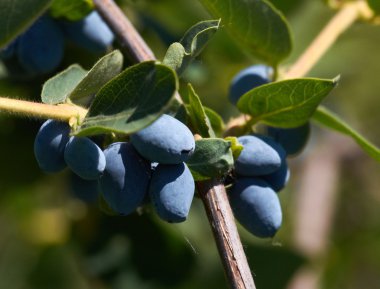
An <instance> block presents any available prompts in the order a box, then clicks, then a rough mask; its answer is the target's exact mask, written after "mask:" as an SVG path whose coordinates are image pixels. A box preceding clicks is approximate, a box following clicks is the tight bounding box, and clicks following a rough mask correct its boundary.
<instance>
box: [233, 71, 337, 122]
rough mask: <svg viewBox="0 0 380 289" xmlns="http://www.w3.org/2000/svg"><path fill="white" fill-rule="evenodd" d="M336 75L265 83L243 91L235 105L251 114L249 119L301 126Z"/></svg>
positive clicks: (324, 95) (332, 84)
mask: <svg viewBox="0 0 380 289" xmlns="http://www.w3.org/2000/svg"><path fill="white" fill-rule="evenodd" d="M338 79H339V78H335V79H332V80H330V79H317V78H299V79H290V80H284V81H279V82H274V83H269V84H265V85H262V86H259V87H257V88H254V89H252V90H250V91H248V92H247V93H246V94H244V95H243V96H242V97H241V99H240V100H239V101H238V104H237V106H238V108H239V110H240V111H241V112H243V113H246V114H249V115H251V116H252V120H251V122H252V123H256V122H258V121H263V122H265V123H267V124H269V125H273V126H277V127H284V128H287V127H296V126H300V125H302V124H304V123H305V122H307V121H308V120H309V118H310V117H311V116H312V115H313V113H314V111H315V110H316V109H317V107H318V105H319V104H320V103H321V101H322V100H323V99H324V98H325V97H326V96H327V95H328V94H329V93H330V91H331V90H332V89H333V88H334V87H335V86H336V84H337V82H338Z"/></svg>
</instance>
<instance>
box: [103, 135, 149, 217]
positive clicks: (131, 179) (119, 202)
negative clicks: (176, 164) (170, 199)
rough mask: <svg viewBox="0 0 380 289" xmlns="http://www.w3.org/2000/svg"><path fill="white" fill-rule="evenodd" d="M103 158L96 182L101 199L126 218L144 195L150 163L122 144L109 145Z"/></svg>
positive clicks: (141, 200)
mask: <svg viewBox="0 0 380 289" xmlns="http://www.w3.org/2000/svg"><path fill="white" fill-rule="evenodd" d="M104 155H105V157H106V168H105V170H104V173H103V176H102V177H101V178H100V187H101V190H102V193H103V197H104V199H105V201H106V202H107V203H108V205H109V206H110V207H111V208H112V209H113V210H114V211H116V212H118V213H120V214H123V215H128V214H130V213H132V212H133V211H134V210H136V208H137V207H139V206H140V205H142V203H143V201H144V197H145V195H146V194H147V193H148V185H149V179H150V174H151V173H150V163H148V162H147V161H146V160H144V159H142V158H141V157H140V156H139V154H138V153H137V152H136V150H135V149H134V148H133V146H132V145H131V144H129V143H125V142H118V143H113V144H111V145H110V146H109V147H108V148H107V149H105V150H104Z"/></svg>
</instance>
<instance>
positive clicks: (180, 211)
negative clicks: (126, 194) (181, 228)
mask: <svg viewBox="0 0 380 289" xmlns="http://www.w3.org/2000/svg"><path fill="white" fill-rule="evenodd" d="M194 190H195V184H194V179H193V176H192V175H191V172H190V170H189V169H188V167H187V166H186V164H185V163H180V164H176V165H163V164H159V165H158V166H157V167H156V168H155V170H154V172H153V174H152V180H151V184H150V186H149V194H150V198H151V200H152V204H153V206H154V208H155V210H156V212H157V214H158V215H159V217H160V218H161V219H163V220H165V221H167V222H170V223H179V222H183V221H185V220H186V218H187V215H188V214H189V210H190V206H191V202H192V200H193V197H194Z"/></svg>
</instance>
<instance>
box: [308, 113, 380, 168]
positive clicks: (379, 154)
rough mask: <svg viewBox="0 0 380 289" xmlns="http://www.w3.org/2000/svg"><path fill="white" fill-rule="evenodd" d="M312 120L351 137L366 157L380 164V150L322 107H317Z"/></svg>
mask: <svg viewBox="0 0 380 289" xmlns="http://www.w3.org/2000/svg"><path fill="white" fill-rule="evenodd" d="M313 120H314V121H315V122H317V123H318V124H320V125H324V126H326V127H328V128H330V129H332V130H335V131H338V132H340V133H342V134H345V135H348V136H350V137H352V138H353V139H354V140H355V141H356V143H357V144H358V145H359V146H360V147H361V148H362V149H363V150H364V151H365V152H367V153H368V155H370V156H371V157H372V158H374V159H375V160H377V161H379V162H380V149H379V148H378V147H376V146H375V145H374V144H372V143H371V142H370V141H368V140H367V139H366V138H365V137H363V136H362V135H361V134H360V133H358V132H357V131H355V130H354V129H352V128H351V127H350V126H349V125H348V124H347V123H346V122H344V121H343V120H342V119H340V118H339V116H337V115H336V114H334V113H333V112H331V111H329V110H328V109H327V108H325V107H322V106H320V107H318V109H317V110H316V111H315V113H314V115H313Z"/></svg>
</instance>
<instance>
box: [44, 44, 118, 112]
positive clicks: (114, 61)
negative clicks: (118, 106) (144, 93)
mask: <svg viewBox="0 0 380 289" xmlns="http://www.w3.org/2000/svg"><path fill="white" fill-rule="evenodd" d="M122 67H123V55H122V54H121V52H120V51H118V50H115V51H113V52H111V53H109V54H107V55H105V56H103V57H102V58H100V59H99V61H98V62H97V63H95V65H94V66H93V67H92V68H91V69H90V70H89V71H87V70H84V69H83V68H82V67H80V66H79V65H78V64H73V65H71V66H69V67H68V68H67V69H66V70H64V71H62V72H60V73H58V74H57V75H55V76H53V77H52V78H50V79H49V80H48V81H46V82H45V84H44V86H43V88H42V93H41V99H42V102H44V103H48V104H58V103H63V102H66V101H67V99H68V98H69V99H70V100H71V101H72V102H73V103H75V104H78V105H81V106H84V107H88V106H89V104H90V103H91V101H92V100H93V98H94V96H95V94H96V93H97V92H98V91H99V89H100V88H101V87H102V86H103V85H104V84H106V83H107V82H108V81H110V80H111V79H112V78H114V77H115V76H116V75H118V74H119V73H120V71H121V69H122Z"/></svg>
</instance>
